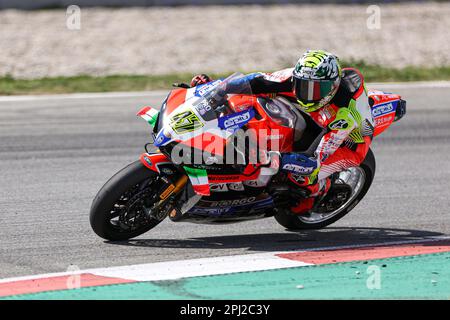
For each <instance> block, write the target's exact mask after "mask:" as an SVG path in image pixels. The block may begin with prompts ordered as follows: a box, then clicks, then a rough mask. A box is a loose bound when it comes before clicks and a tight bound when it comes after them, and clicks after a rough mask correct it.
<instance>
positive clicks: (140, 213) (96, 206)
mask: <svg viewBox="0 0 450 320" xmlns="http://www.w3.org/2000/svg"><path fill="white" fill-rule="evenodd" d="M160 179H161V177H160V176H158V175H157V173H156V172H153V171H151V170H149V169H147V168H146V167H145V166H144V165H143V164H142V163H141V162H140V161H135V162H133V163H131V164H130V165H128V166H127V167H125V168H123V169H122V170H120V171H119V172H118V173H116V174H115V175H114V176H113V177H112V178H111V179H109V181H108V182H106V183H105V185H104V186H103V187H102V188H101V189H100V191H99V192H98V194H97V196H96V197H95V199H94V201H93V202H92V206H91V211H90V223H91V227H92V229H93V230H94V232H95V233H96V234H97V235H98V236H100V237H102V238H104V239H107V240H112V241H121V240H127V239H130V238H134V237H137V236H139V235H141V234H143V233H145V232H147V231H148V230H150V229H152V228H153V227H155V226H156V225H157V224H159V223H160V222H161V221H162V220H163V219H164V218H165V216H166V215H165V214H164V213H163V214H161V213H159V214H158V215H157V216H158V217H159V218H156V217H155V216H154V215H151V214H149V213H150V212H149V210H150V208H151V207H152V206H153V205H154V204H155V203H156V201H158V200H159V193H160V192H159V191H160V189H161V186H162V185H163V184H162V183H161V182H162V181H160Z"/></svg>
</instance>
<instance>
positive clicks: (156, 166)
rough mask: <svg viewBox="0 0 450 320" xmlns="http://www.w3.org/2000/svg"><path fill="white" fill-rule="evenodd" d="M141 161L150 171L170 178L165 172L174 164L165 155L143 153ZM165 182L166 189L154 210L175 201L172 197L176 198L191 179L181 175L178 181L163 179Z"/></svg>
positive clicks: (173, 172)
mask: <svg viewBox="0 0 450 320" xmlns="http://www.w3.org/2000/svg"><path fill="white" fill-rule="evenodd" d="M140 161H141V162H142V164H143V165H144V166H146V167H147V168H148V169H150V170H152V171H155V172H156V173H158V175H161V176H168V174H166V173H165V172H164V170H169V168H170V166H171V165H172V166H173V164H172V162H171V161H170V160H169V159H168V158H167V157H166V156H165V155H163V154H161V153H155V154H150V153H143V154H142V155H141V157H140ZM175 172H176V171H175V168H174V170H173V171H172V174H175ZM163 180H165V181H166V187H165V189H164V190H163V191H162V192H161V193H160V195H159V201H158V202H157V203H156V204H155V205H154V206H153V208H152V209H153V210H158V209H160V208H161V207H162V206H163V205H164V204H166V202H167V201H168V200H169V199H171V198H172V199H173V197H172V196H176V195H177V194H178V193H179V192H181V190H183V188H184V187H185V186H186V184H187V182H188V180H189V178H188V176H187V175H185V174H183V175H181V176H180V177H179V178H178V179H177V180H176V181H174V182H172V181H171V180H169V179H167V178H165V179H164V178H163Z"/></svg>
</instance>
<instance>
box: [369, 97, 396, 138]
mask: <svg viewBox="0 0 450 320" xmlns="http://www.w3.org/2000/svg"><path fill="white" fill-rule="evenodd" d="M369 99H372V101H373V105H372V107H371V108H372V115H373V119H374V123H375V130H374V134H373V135H374V137H376V136H377V135H379V134H380V133H382V132H383V131H384V130H386V129H387V128H388V127H389V126H390V125H391V124H392V122H394V119H395V111H396V108H397V104H398V102H399V101H400V99H401V96H400V95H398V94H387V93H384V92H382V91H375V90H373V91H369Z"/></svg>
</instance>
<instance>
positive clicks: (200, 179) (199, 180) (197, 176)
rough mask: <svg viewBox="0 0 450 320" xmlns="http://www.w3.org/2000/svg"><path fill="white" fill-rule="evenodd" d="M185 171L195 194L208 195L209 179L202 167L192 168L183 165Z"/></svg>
mask: <svg viewBox="0 0 450 320" xmlns="http://www.w3.org/2000/svg"><path fill="white" fill-rule="evenodd" d="M183 168H184V170H185V171H186V173H187V175H188V177H189V180H191V183H192V187H193V188H194V191H195V192H196V193H197V194H200V195H204V196H209V195H210V192H209V181H208V173H207V172H206V170H204V169H194V168H189V167H183Z"/></svg>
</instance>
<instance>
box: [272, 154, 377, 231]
mask: <svg viewBox="0 0 450 320" xmlns="http://www.w3.org/2000/svg"><path fill="white" fill-rule="evenodd" d="M375 166H376V165H375V156H374V154H373V152H372V150H371V149H369V151H368V152H367V155H366V158H365V159H364V161H363V162H362V163H361V165H360V166H359V167H358V168H360V169H361V170H362V171H363V172H364V179H365V181H364V185H363V186H362V188H361V190H360V191H359V193H358V194H357V195H356V196H355V197H354V198H353V199H351V201H350V202H348V203H346V204H345V207H344V209H343V210H341V211H339V212H338V213H337V214H334V215H330V217H329V218H325V219H322V220H318V221H317V222H314V221H307V219H305V218H302V217H301V216H296V215H294V214H292V213H290V212H289V209H281V210H279V212H278V213H277V214H276V215H275V219H276V220H277V222H278V223H279V224H281V225H282V226H283V227H285V228H287V229H290V230H305V229H306V230H307V229H322V228H325V227H326V226H329V225H330V224H332V223H334V222H336V221H338V220H339V219H341V218H342V217H343V216H345V215H346V214H347V213H349V212H350V211H351V210H352V209H353V208H354V207H355V206H356V205H357V204H358V203H359V202H360V201H361V199H362V198H364V196H365V195H366V193H367V191H369V188H370V186H371V184H372V181H373V179H374V176H375Z"/></svg>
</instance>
